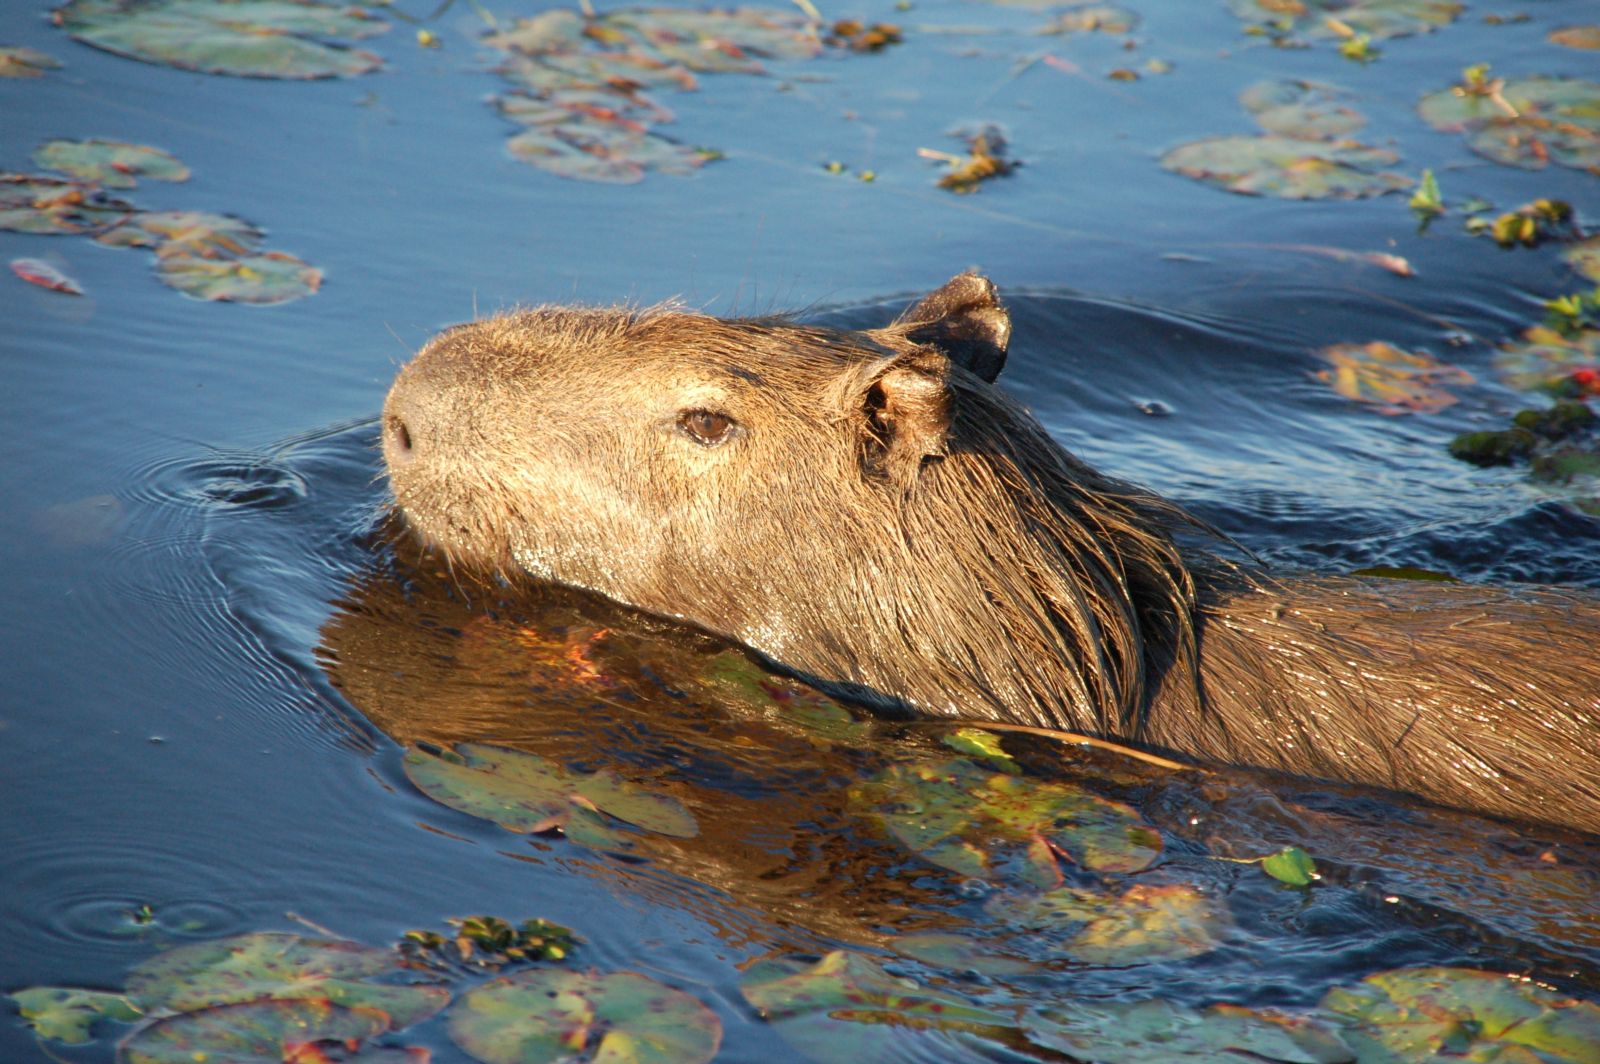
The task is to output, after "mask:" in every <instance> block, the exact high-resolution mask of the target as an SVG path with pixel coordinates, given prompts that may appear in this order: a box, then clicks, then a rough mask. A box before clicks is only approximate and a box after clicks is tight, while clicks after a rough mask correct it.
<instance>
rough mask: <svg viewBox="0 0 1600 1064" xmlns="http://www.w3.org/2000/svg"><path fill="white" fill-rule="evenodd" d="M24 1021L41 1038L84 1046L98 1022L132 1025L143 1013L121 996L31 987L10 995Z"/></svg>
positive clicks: (97, 992)
mask: <svg viewBox="0 0 1600 1064" xmlns="http://www.w3.org/2000/svg"><path fill="white" fill-rule="evenodd" d="M9 996H10V998H11V1000H12V1001H15V1002H16V1003H17V1009H18V1011H20V1012H21V1013H22V1018H23V1019H24V1020H26V1021H28V1026H30V1027H32V1028H33V1033H34V1034H36V1035H38V1036H39V1037H40V1038H52V1039H55V1040H56V1041H58V1042H67V1043H69V1044H72V1045H81V1044H82V1043H84V1042H87V1041H89V1040H90V1037H91V1035H90V1033H89V1031H90V1028H91V1027H93V1026H94V1024H95V1023H96V1022H97V1021H99V1020H118V1021H120V1022H122V1023H133V1022H134V1021H135V1020H138V1019H139V1018H141V1017H142V1016H143V1015H144V1013H143V1012H142V1011H141V1010H140V1009H139V1007H138V1006H137V1005H135V1004H134V1003H133V1002H132V1001H130V1000H129V999H128V998H126V997H124V996H123V995H121V994H106V993H103V992H101V991H99V990H80V989H78V988H77V987H70V986H30V987H28V988H27V989H26V990H17V991H14V992H13V993H11V994H10V995H9Z"/></svg>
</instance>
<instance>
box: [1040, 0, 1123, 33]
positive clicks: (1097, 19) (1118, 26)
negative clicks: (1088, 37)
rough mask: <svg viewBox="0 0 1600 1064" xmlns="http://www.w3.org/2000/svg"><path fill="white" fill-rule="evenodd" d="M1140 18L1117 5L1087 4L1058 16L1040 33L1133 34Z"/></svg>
mask: <svg viewBox="0 0 1600 1064" xmlns="http://www.w3.org/2000/svg"><path fill="white" fill-rule="evenodd" d="M1138 28H1139V16H1138V15H1136V14H1135V13H1134V12H1132V11H1129V10H1128V9H1127V8H1125V7H1118V6H1117V5H1115V4H1086V5H1084V6H1082V7H1072V8H1068V9H1067V10H1065V11H1063V12H1061V13H1060V14H1058V15H1056V16H1055V17H1054V18H1052V19H1051V20H1050V22H1049V23H1048V24H1047V25H1045V26H1044V27H1043V28H1041V29H1040V30H1039V32H1040V33H1045V34H1050V33H1132V32H1133V31H1134V30H1136V29H1138Z"/></svg>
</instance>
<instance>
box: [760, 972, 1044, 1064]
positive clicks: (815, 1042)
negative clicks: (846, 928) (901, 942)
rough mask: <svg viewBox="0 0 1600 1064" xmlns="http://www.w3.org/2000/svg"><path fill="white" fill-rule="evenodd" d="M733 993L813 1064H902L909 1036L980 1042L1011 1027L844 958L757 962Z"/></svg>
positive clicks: (947, 996)
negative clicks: (894, 1062)
mask: <svg viewBox="0 0 1600 1064" xmlns="http://www.w3.org/2000/svg"><path fill="white" fill-rule="evenodd" d="M740 989H741V990H742V991H743V992H744V996H745V1000H746V1001H748V1002H750V1004H751V1005H752V1006H753V1007H754V1008H755V1009H756V1010H757V1011H759V1012H760V1013H761V1015H762V1017H763V1018H764V1019H765V1020H766V1021H767V1022H768V1023H770V1024H772V1026H773V1027H774V1029H776V1030H777V1032H778V1034H779V1036H780V1037H782V1038H783V1040H784V1041H785V1042H787V1043H789V1044H790V1045H791V1046H793V1047H794V1048H795V1049H797V1050H799V1051H800V1052H801V1053H804V1054H805V1055H806V1056H808V1057H810V1058H812V1059H813V1060H821V1061H834V1060H841V1061H842V1060H860V1061H868V1060H888V1059H902V1054H903V1043H904V1040H905V1039H906V1037H907V1031H908V1030H911V1031H926V1032H943V1033H946V1034H958V1033H967V1034H980V1035H982V1034H992V1033H994V1032H996V1031H998V1030H1004V1029H1006V1028H1010V1027H1012V1026H1013V1022H1012V1020H1011V1018H1010V1017H1009V1016H1008V1015H1006V1014H1004V1013H1000V1012H996V1011H994V1010H991V1009H986V1008H982V1007H979V1006H977V1005H974V1004H972V1003H971V1002H969V1001H967V1000H966V999H965V998H962V997H959V996H957V995H955V994H951V993H947V992H945V991H942V990H934V989H931V988H928V987H923V986H919V985H917V984H916V983H915V982H914V981H912V980H910V979H897V978H895V977H894V976H891V975H889V974H888V973H887V972H885V971H884V970H883V969H882V968H880V967H879V966H878V965H877V964H876V963H874V962H873V961H871V960H869V959H867V958H866V957H863V956H861V955H860V954H859V953H851V952H848V951H846V950H834V951H833V952H832V953H829V954H827V955H826V956H824V957H823V958H822V959H821V960H819V961H817V962H815V963H807V962H805V961H801V960H797V959H791V958H780V959H776V960H765V961H760V962H758V963H756V964H754V965H752V966H751V967H750V968H749V970H747V971H746V972H745V974H744V978H743V979H742V980H741V981H740ZM896 1047H902V1048H901V1052H899V1053H897V1052H894V1050H895V1048H896ZM926 1059H937V1057H936V1056H934V1057H927V1058H926Z"/></svg>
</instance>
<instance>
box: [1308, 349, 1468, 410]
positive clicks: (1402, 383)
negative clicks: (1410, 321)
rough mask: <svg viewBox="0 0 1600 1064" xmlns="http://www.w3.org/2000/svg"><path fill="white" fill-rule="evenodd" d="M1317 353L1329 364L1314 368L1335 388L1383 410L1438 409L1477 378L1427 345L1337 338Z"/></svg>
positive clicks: (1348, 397) (1343, 393) (1317, 375)
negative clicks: (1417, 348)
mask: <svg viewBox="0 0 1600 1064" xmlns="http://www.w3.org/2000/svg"><path fill="white" fill-rule="evenodd" d="M1317 356H1318V357H1319V358H1321V359H1322V360H1323V361H1325V362H1327V363H1329V368H1327V369H1322V370H1317V371H1316V372H1315V373H1313V374H1312V376H1314V377H1315V378H1316V379H1317V380H1319V381H1322V382H1323V383H1325V384H1328V385H1330V386H1331V387H1332V388H1333V390H1334V391H1335V392H1337V393H1338V394H1339V395H1342V396H1344V398H1346V399H1350V400H1352V401H1354V402H1358V403H1364V404H1366V405H1368V406H1371V407H1372V408H1373V409H1375V410H1376V411H1377V412H1378V413H1380V414H1434V413H1438V412H1439V411H1440V410H1443V409H1444V408H1445V407H1447V406H1452V405H1454V404H1455V403H1456V402H1457V401H1458V400H1457V398H1456V395H1455V393H1454V392H1452V391H1451V390H1450V389H1451V388H1452V387H1457V386H1465V385H1470V384H1472V383H1474V381H1473V377H1472V374H1470V373H1468V372H1467V371H1466V370H1464V369H1462V368H1460V367H1459V366H1452V365H1449V364H1447V363H1444V362H1440V361H1439V360H1438V359H1437V358H1434V357H1433V356H1432V355H1430V354H1428V353H1427V352H1425V351H1402V350H1401V349H1400V348H1398V347H1396V346H1394V345H1393V344H1390V343H1385V342H1383V341H1382V340H1374V341H1372V342H1371V343H1366V344H1333V345H1332V346H1329V347H1325V348H1322V349H1321V350H1320V351H1318V352H1317Z"/></svg>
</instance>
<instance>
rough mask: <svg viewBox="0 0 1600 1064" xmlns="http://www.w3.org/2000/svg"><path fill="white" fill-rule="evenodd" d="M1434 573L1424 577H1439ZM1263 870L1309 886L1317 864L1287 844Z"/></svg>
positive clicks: (1279, 878) (1296, 884) (1282, 879)
mask: <svg viewBox="0 0 1600 1064" xmlns="http://www.w3.org/2000/svg"><path fill="white" fill-rule="evenodd" d="M1438 575H1439V574H1433V575H1431V576H1429V577H1424V579H1438ZM1261 870H1262V871H1263V872H1265V873H1266V874H1267V875H1269V876H1271V877H1272V878H1273V879H1276V880H1277V881H1278V882H1280V883H1287V884H1289V886H1291V887H1309V886H1310V885H1311V881H1312V880H1313V879H1315V878H1316V875H1317V865H1316V862H1315V861H1313V860H1312V859H1311V855H1310V854H1308V853H1306V851H1304V850H1302V849H1301V848H1300V847H1298V846H1285V847H1284V848H1283V849H1281V850H1279V851H1278V852H1277V853H1275V854H1271V855H1270V856H1267V857H1263V858H1262V859H1261Z"/></svg>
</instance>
